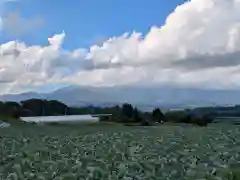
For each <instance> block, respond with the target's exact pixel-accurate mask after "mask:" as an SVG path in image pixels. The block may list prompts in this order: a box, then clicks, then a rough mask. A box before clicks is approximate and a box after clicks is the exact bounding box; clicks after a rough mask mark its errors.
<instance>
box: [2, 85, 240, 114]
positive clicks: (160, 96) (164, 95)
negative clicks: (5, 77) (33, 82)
mask: <svg viewBox="0 0 240 180" xmlns="http://www.w3.org/2000/svg"><path fill="white" fill-rule="evenodd" d="M30 98H45V99H48V100H51V99H52V100H59V101H62V102H64V103H66V104H68V105H70V106H86V105H94V106H113V105H118V104H122V103H124V102H129V103H132V104H134V105H136V106H138V107H140V108H141V109H146V110H147V109H152V108H154V107H156V106H159V107H162V108H165V109H179V108H187V107H196V106H213V105H234V104H240V91H238V90H213V89H208V90H206V89H196V88H195V89H194V88H178V87H166V86H165V87H156V86H155V87H140V86H114V87H81V86H69V87H66V88H62V89H59V90H57V91H54V92H51V93H47V94H38V93H34V92H30V93H23V94H17V95H3V96H0V101H22V100H26V99H30Z"/></svg>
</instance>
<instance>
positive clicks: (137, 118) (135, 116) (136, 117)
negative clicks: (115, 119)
mask: <svg viewBox="0 0 240 180" xmlns="http://www.w3.org/2000/svg"><path fill="white" fill-rule="evenodd" d="M133 120H134V122H141V121H142V118H141V116H140V114H139V111H138V109H137V108H135V109H134V111H133Z"/></svg>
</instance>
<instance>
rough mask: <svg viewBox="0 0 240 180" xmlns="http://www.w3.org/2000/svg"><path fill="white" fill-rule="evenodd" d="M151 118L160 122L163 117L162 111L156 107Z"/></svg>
mask: <svg viewBox="0 0 240 180" xmlns="http://www.w3.org/2000/svg"><path fill="white" fill-rule="evenodd" d="M152 119H153V120H154V121H155V122H162V121H164V119H165V117H164V114H163V113H162V111H161V110H160V109H159V108H156V109H154V110H153V112H152Z"/></svg>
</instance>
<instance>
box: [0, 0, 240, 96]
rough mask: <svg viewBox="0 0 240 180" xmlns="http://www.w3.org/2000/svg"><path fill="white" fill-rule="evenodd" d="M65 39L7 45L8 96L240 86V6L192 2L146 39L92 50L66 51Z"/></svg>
mask: <svg viewBox="0 0 240 180" xmlns="http://www.w3.org/2000/svg"><path fill="white" fill-rule="evenodd" d="M64 37H65V33H62V34H59V35H55V36H54V37H52V38H49V39H48V40H49V45H47V46H27V45H26V44H24V43H22V42H16V41H12V42H8V43H5V44H2V45H1V47H0V52H1V55H0V77H1V78H0V83H1V84H2V86H3V85H4V86H5V87H8V88H6V91H11V90H14V89H21V87H24V86H25V85H28V87H29V85H32V87H34V86H40V85H44V84H47V83H72V84H81V85H123V84H133V83H142V84H158V83H160V84H161V83H163V84H176V85H179V86H180V85H183V86H205V87H222V88H229V87H239V86H240V73H239V72H240V71H239V70H240V1H239V0H192V1H189V2H186V3H184V4H182V5H180V6H178V7H177V8H176V9H175V11H174V12H173V13H172V14H170V15H169V16H168V18H167V19H166V22H165V24H164V25H163V26H162V27H152V28H151V29H150V31H149V32H148V34H147V35H146V36H143V35H142V34H141V33H138V32H134V33H131V34H128V33H126V34H124V35H122V36H120V37H112V38H110V39H109V40H107V41H105V42H104V43H103V44H102V45H101V46H99V45H93V46H91V47H90V48H89V49H77V50H75V51H66V50H63V49H62V48H61V45H62V43H63V40H64ZM9 87H12V88H9Z"/></svg>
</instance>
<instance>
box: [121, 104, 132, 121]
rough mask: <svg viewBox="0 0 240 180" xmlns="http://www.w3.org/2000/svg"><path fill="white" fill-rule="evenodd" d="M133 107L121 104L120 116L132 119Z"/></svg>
mask: <svg viewBox="0 0 240 180" xmlns="http://www.w3.org/2000/svg"><path fill="white" fill-rule="evenodd" d="M133 111H134V110H133V107H132V105H131V104H127V103H125V104H123V106H122V115H123V116H125V117H127V118H132V117H133Z"/></svg>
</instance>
